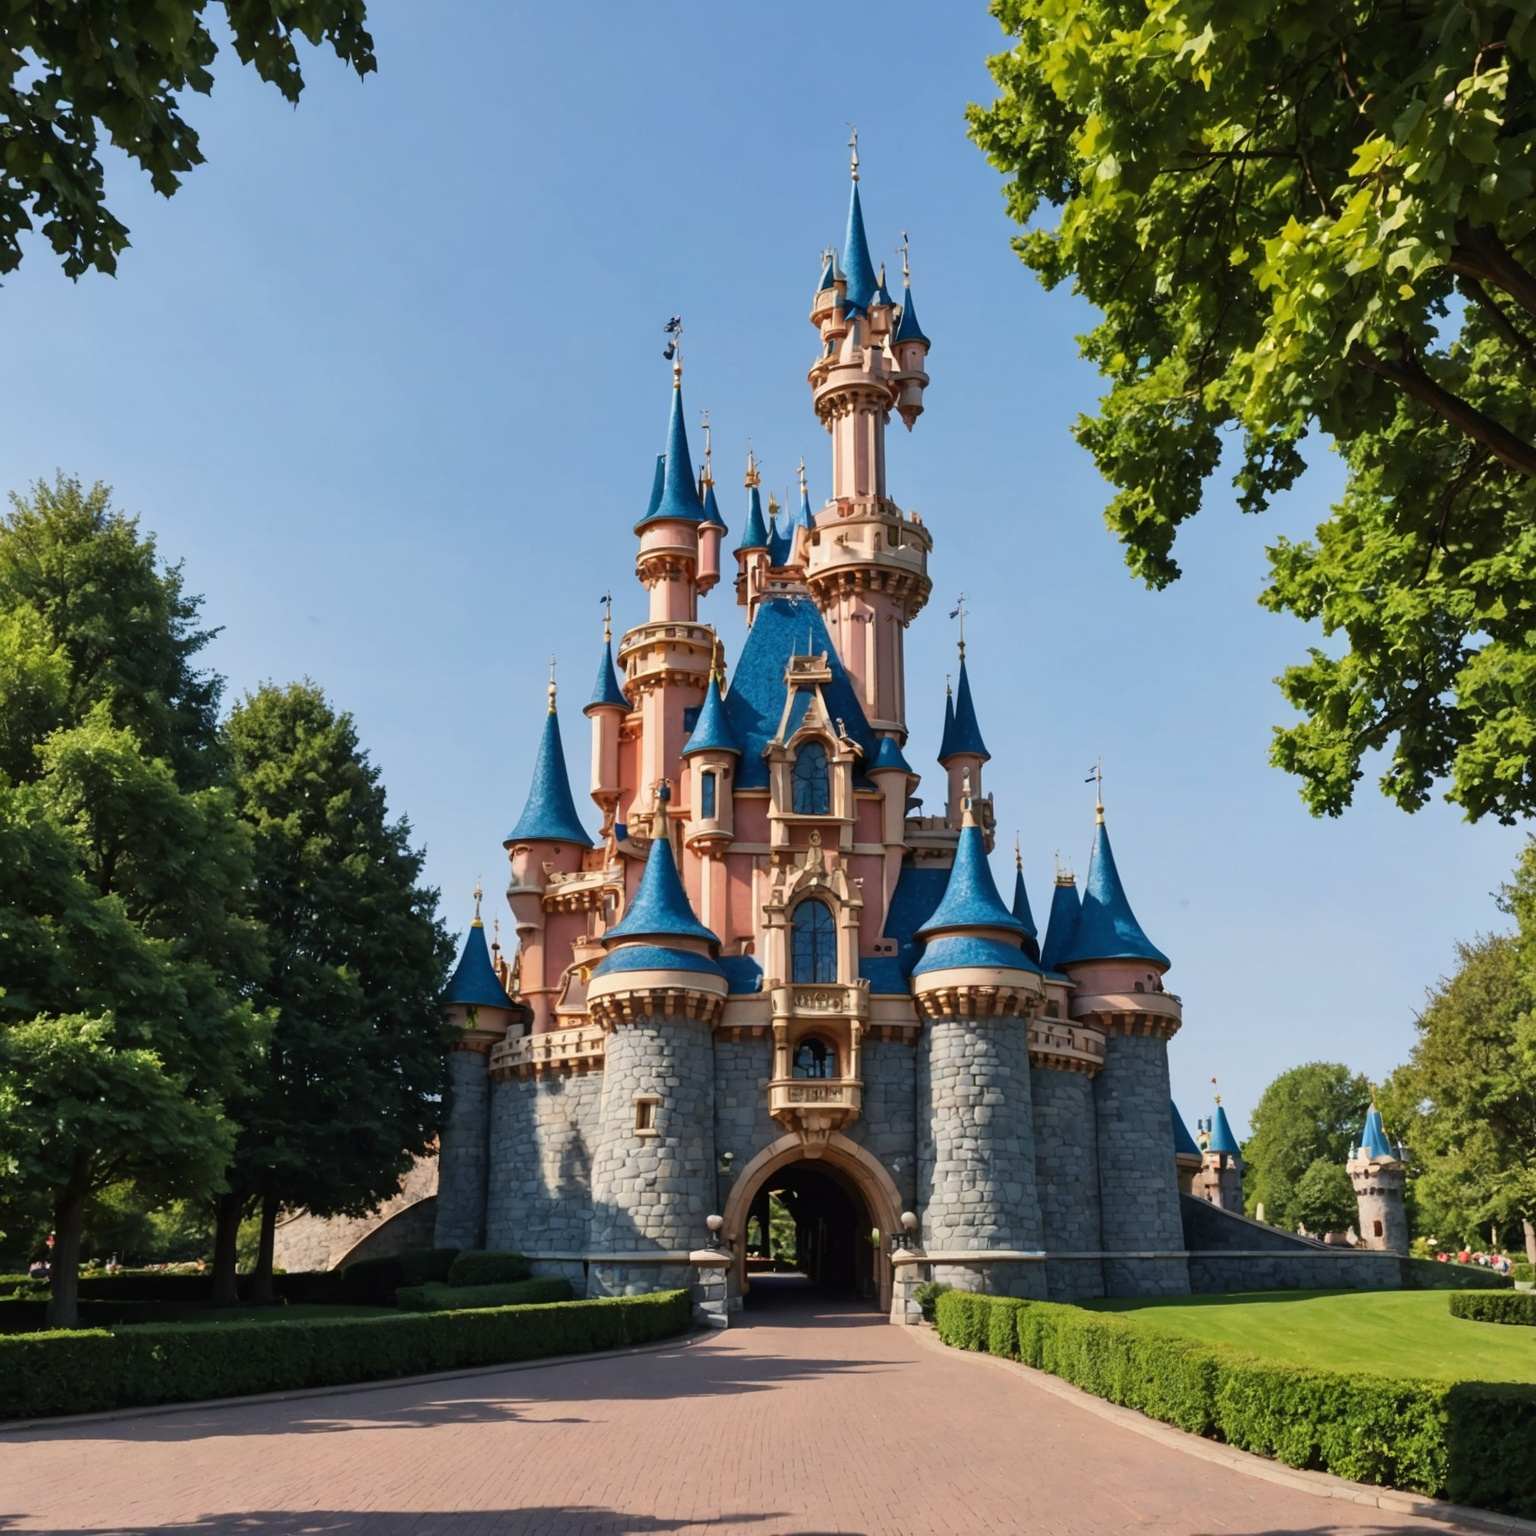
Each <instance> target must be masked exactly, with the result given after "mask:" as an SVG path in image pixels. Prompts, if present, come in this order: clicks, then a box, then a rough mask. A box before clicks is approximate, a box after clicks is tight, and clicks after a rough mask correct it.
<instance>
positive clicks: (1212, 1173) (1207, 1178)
mask: <svg viewBox="0 0 1536 1536" xmlns="http://www.w3.org/2000/svg"><path fill="white" fill-rule="evenodd" d="M1195 1137H1196V1140H1197V1141H1198V1142H1199V1146H1200V1172H1199V1173H1198V1174H1197V1175H1196V1176H1195V1181H1194V1189H1193V1191H1192V1193H1194V1194H1196V1195H1198V1196H1199V1197H1200V1198H1201V1199H1202V1200H1208V1201H1210V1203H1211V1204H1212V1205H1218V1206H1220V1207H1221V1209H1222V1210H1224V1211H1236V1212H1238V1213H1239V1214H1241V1213H1242V1209H1243V1154H1242V1151H1241V1150H1240V1149H1239V1147H1238V1145H1237V1137H1236V1136H1234V1135H1233V1134H1232V1126H1231V1124H1230V1123H1229V1122H1228V1120H1227V1112H1226V1110H1224V1109H1223V1108H1222V1107H1221V1098H1220V1096H1219V1095H1218V1096H1217V1099H1216V1112H1215V1113H1214V1114H1213V1115H1211V1116H1210V1118H1209V1119H1206V1120H1202V1121H1201V1122H1200V1128H1199V1130H1197V1131H1196V1132H1195Z"/></svg>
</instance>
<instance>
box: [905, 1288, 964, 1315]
mask: <svg viewBox="0 0 1536 1536" xmlns="http://www.w3.org/2000/svg"><path fill="white" fill-rule="evenodd" d="M953 1289H954V1287H953V1286H951V1285H948V1284H946V1283H945V1282H944V1281H943V1280H925V1281H923V1283H922V1284H921V1285H920V1286H917V1287H916V1288H915V1289H914V1290H913V1292H912V1299H913V1301H915V1302H916V1303H917V1304H918V1306H919V1307H920V1308H921V1309H922V1314H923V1321H924V1322H925V1323H931V1322H932V1321H933V1304H934V1303H935V1302H936V1301H937V1300H938V1299H939V1297H940V1296H942V1295H943V1294H944V1293H945V1291H949V1290H953Z"/></svg>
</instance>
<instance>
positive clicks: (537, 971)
mask: <svg viewBox="0 0 1536 1536" xmlns="http://www.w3.org/2000/svg"><path fill="white" fill-rule="evenodd" d="M591 846H592V840H591V838H589V837H588V836H587V834H586V830H585V828H583V826H582V824H581V821H580V819H579V818H578V817H577V815H576V803H575V801H574V800H572V798H571V781H570V776H569V775H568V774H567V772H566V768H565V748H564V746H563V745H562V744H561V740H560V716H559V714H558V713H557V712H556V707H555V679H554V676H553V669H551V676H550V680H549V710H548V712H547V713H546V715H545V716H544V732H543V735H542V736H540V738H539V750H538V753H537V755H536V756H535V757H534V761H533V782H532V783H531V784H530V785H529V786H528V799H527V801H526V803H525V804H524V806H523V814H522V815H521V816H519V817H518V818H517V824H516V825H515V826H514V827H513V828H512V830H511V831H510V832H509V833H507V835H506V837H505V838H504V839H503V840H502V847H504V848H505V849H506V850H507V858H508V860H509V861H510V863H511V865H512V872H511V878H510V879H509V880H508V882H507V904H508V906H510V907H511V908H512V918H513V921H514V923H515V924H516V926H517V937H518V940H519V941H520V943H521V945H522V954H521V962H520V964H521V972H520V975H521V982H522V995H523V999H524V1001H525V1002H526V1003H527V1004H528V1006H529V1008H531V1009H532V1011H533V1028H534V1029H535V1030H536V1031H538V1030H545V1029H551V1028H553V1027H554V1023H553V1013H554V998H555V994H556V993H557V992H558V990H559V985H560V978H561V974H562V972H563V969H564V966H563V964H562V962H561V960H560V959H559V957H558V953H557V951H558V945H553V946H552V945H551V944H550V943H549V942H548V939H549V935H548V933H547V931H546V928H547V925H546V914H545V906H544V899H545V890H546V887H547V885H548V883H549V882H548V876H549V875H550V874H551V873H558V874H574V873H575V872H576V871H577V870H579V869H580V868H581V864H582V859H583V857H584V856H585V854H586V852H587V850H588V849H589V848H590V847H591ZM552 950H554V951H556V953H551V951H552Z"/></svg>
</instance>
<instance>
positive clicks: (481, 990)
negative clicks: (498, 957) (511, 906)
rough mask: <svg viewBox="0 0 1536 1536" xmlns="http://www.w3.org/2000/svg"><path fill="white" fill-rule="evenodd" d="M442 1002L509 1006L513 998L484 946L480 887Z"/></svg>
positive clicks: (472, 1005)
mask: <svg viewBox="0 0 1536 1536" xmlns="http://www.w3.org/2000/svg"><path fill="white" fill-rule="evenodd" d="M443 1002H444V1003H446V1004H449V1005H450V1006H456V1007H459V1008H510V1007H511V1006H512V999H511V998H509V997H508V996H507V989H506V988H505V987H504V986H502V984H501V980H500V978H499V977H498V976H497V975H496V967H495V966H494V965H492V964H491V954H490V951H489V950H488V949H487V948H486V945H485V924H484V923H483V922H481V921H480V887H479V886H478V885H477V886H476V887H475V920H474V921H473V922H472V923H471V924H470V925H469V932H468V933H467V934H466V935H465V937H464V948H463V950H462V951H460V953H459V963H458V965H457V966H456V967H455V968H454V972H453V975H452V976H450V977H449V978H448V987H447V990H446V991H445V992H444V993H443Z"/></svg>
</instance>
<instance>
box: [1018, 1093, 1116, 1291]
mask: <svg viewBox="0 0 1536 1536" xmlns="http://www.w3.org/2000/svg"><path fill="white" fill-rule="evenodd" d="M1029 1087H1030V1100H1031V1107H1032V1109H1033V1112H1034V1132H1035V1182H1036V1186H1037V1189H1038V1194H1039V1200H1040V1224H1041V1231H1042V1233H1043V1236H1044V1245H1045V1248H1046V1251H1047V1252H1049V1253H1079V1254H1092V1255H1094V1257H1092V1258H1079V1259H1057V1258H1052V1259H1049V1260H1047V1261H1046V1266H1045V1273H1046V1287H1047V1291H1048V1294H1049V1295H1050V1298H1051V1300H1052V1301H1080V1300H1082V1299H1084V1298H1086V1297H1090V1296H1102V1295H1103V1294H1104V1265H1103V1262H1102V1261H1101V1260H1100V1259H1099V1258H1098V1257H1097V1255H1098V1252H1099V1249H1100V1248H1101V1247H1102V1239H1101V1237H1100V1232H1099V1147H1098V1136H1097V1132H1096V1130H1095V1125H1094V1113H1093V1079H1092V1078H1091V1077H1089V1076H1087V1075H1086V1074H1085V1073H1082V1072H1060V1071H1057V1070H1055V1069H1054V1068H1051V1067H1038V1066H1036V1067H1031V1068H1030V1078H1029Z"/></svg>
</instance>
